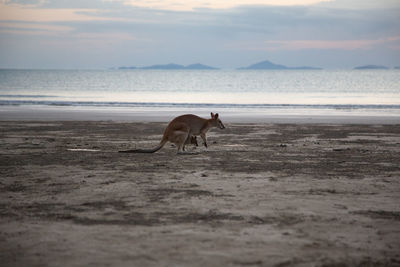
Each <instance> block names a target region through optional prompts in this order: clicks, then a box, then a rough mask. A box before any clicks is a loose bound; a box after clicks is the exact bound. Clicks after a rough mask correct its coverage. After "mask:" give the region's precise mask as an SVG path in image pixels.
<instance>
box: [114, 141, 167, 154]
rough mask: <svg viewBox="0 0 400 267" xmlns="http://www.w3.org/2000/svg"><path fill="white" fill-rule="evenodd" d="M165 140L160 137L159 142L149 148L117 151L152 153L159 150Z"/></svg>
mask: <svg viewBox="0 0 400 267" xmlns="http://www.w3.org/2000/svg"><path fill="white" fill-rule="evenodd" d="M166 142H167V140H166V139H162V140H161V142H160V144H159V145H158V146H156V147H154V148H150V149H130V150H121V151H118V152H120V153H154V152H157V151H158V150H160V149H161V148H162V147H163V146H164V145H165V143H166Z"/></svg>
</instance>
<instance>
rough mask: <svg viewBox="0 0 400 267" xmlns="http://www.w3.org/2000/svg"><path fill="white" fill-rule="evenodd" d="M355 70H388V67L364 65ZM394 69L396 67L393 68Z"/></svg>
mask: <svg viewBox="0 0 400 267" xmlns="http://www.w3.org/2000/svg"><path fill="white" fill-rule="evenodd" d="M354 69H355V70H388V69H389V68H388V67H385V66H379V65H364V66H358V67H355V68H354ZM395 69H396V67H395Z"/></svg>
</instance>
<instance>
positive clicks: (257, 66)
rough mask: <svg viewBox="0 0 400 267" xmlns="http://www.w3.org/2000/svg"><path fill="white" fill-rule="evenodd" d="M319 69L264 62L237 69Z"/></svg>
mask: <svg viewBox="0 0 400 267" xmlns="http://www.w3.org/2000/svg"><path fill="white" fill-rule="evenodd" d="M320 69H321V68H315V67H308V66H301V67H287V66H285V65H279V64H275V63H272V62H271V61H268V60H265V61H261V62H258V63H255V64H253V65H250V66H248V67H243V68H239V70H320Z"/></svg>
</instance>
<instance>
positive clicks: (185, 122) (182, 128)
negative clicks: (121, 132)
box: [119, 112, 225, 154]
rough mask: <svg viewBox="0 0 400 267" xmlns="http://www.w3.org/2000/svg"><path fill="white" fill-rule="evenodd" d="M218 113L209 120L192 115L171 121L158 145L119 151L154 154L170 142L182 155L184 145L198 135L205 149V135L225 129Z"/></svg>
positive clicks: (212, 114)
mask: <svg viewBox="0 0 400 267" xmlns="http://www.w3.org/2000/svg"><path fill="white" fill-rule="evenodd" d="M218 117H219V116H218V113H217V114H214V113H212V112H211V119H204V118H200V117H199V116H196V115H193V114H186V115H182V116H179V117H176V118H175V119H173V120H172V121H171V122H170V123H169V124H168V126H167V128H165V131H164V135H163V137H162V139H161V141H160V144H159V145H158V146H156V147H154V148H151V149H132V150H124V151H119V152H123V153H154V152H156V151H158V150H160V149H161V148H162V147H163V146H164V145H165V143H167V142H168V141H170V142H171V143H174V144H175V145H177V147H178V152H177V153H178V154H181V153H184V152H183V149H184V146H185V143H186V142H188V139H189V138H191V137H192V136H197V135H200V137H201V139H203V144H204V146H205V147H208V145H207V138H206V133H207V132H208V130H210V129H211V128H212V127H218V128H220V129H225V126H224V124H223V123H222V121H221V120H220V119H219V118H218Z"/></svg>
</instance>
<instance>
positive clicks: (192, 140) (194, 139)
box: [190, 135, 199, 146]
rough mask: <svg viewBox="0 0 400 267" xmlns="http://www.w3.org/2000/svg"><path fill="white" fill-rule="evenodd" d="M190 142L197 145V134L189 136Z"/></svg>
mask: <svg viewBox="0 0 400 267" xmlns="http://www.w3.org/2000/svg"><path fill="white" fill-rule="evenodd" d="M190 143H191V144H192V145H195V146H199V143H197V136H195V135H192V137H190Z"/></svg>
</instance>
